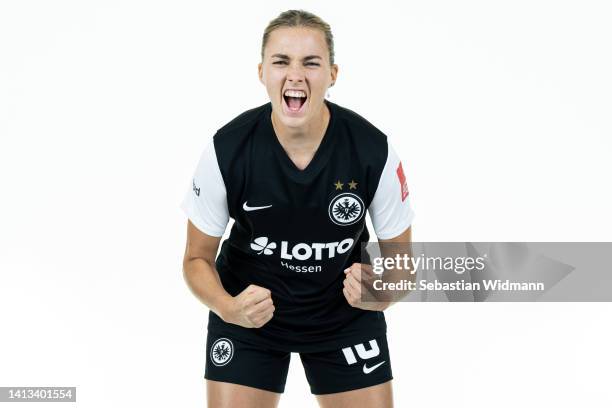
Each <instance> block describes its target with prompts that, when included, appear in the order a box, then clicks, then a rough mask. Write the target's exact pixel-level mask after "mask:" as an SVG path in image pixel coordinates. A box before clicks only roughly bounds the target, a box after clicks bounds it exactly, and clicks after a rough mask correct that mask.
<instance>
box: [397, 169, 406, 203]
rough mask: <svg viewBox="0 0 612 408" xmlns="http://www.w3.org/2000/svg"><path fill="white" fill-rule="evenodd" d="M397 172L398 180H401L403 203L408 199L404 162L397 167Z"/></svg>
mask: <svg viewBox="0 0 612 408" xmlns="http://www.w3.org/2000/svg"><path fill="white" fill-rule="evenodd" d="M395 172H396V173H397V178H398V179H399V183H400V187H401V194H402V201H404V200H405V199H406V197H408V184H407V183H406V176H405V175H404V169H402V162H400V164H399V166H397V170H396V171H395Z"/></svg>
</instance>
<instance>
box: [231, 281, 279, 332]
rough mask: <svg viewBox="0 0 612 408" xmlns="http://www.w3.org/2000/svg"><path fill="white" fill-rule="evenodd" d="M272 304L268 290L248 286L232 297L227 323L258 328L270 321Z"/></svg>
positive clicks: (272, 310) (272, 313)
mask: <svg viewBox="0 0 612 408" xmlns="http://www.w3.org/2000/svg"><path fill="white" fill-rule="evenodd" d="M273 315H274V304H273V303H272V296H271V292H270V290H268V289H266V288H262V287H261V286H257V285H249V286H248V287H247V288H246V289H245V290H243V291H242V292H240V294H238V295H237V296H234V297H233V300H232V302H231V306H230V313H229V315H228V319H227V322H228V323H233V324H237V325H238V326H242V327H247V328H253V327H254V328H259V327H261V326H263V325H264V324H266V323H267V322H269V321H270V319H272V316H273Z"/></svg>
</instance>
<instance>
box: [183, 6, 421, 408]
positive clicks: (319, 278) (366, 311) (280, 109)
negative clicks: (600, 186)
mask: <svg viewBox="0 0 612 408" xmlns="http://www.w3.org/2000/svg"><path fill="white" fill-rule="evenodd" d="M258 70H259V79H260V81H261V83H262V84H263V85H265V87H266V90H267V92H268V95H269V97H270V102H269V103H266V104H264V105H262V106H259V107H257V108H254V109H251V110H248V111H246V112H244V113H242V114H241V115H239V116H237V117H236V118H235V119H233V120H232V121H230V122H229V123H228V124H226V125H225V126H223V127H222V128H221V129H219V130H218V131H217V133H216V134H215V136H214V138H213V140H212V141H211V142H210V143H209V145H208V146H207V147H206V149H205V151H204V153H203V155H202V157H201V159H200V161H199V163H198V166H197V169H196V171H195V175H194V177H193V182H192V185H191V188H190V191H188V194H187V195H186V197H185V199H184V201H183V203H182V208H183V209H184V211H185V213H186V214H187V216H188V217H189V221H188V228H187V247H186V251H185V258H184V262H183V268H184V274H185V279H186V281H187V283H188V285H189V287H190V288H191V290H192V291H193V293H194V294H195V295H196V296H197V297H198V298H199V299H200V300H201V301H202V302H203V303H204V304H206V305H207V306H208V307H209V309H210V313H209V322H208V337H207V356H206V372H205V378H206V379H207V390H208V403H209V406H211V407H275V406H276V405H277V403H278V401H279V397H280V393H282V392H283V391H284V386H285V380H286V376H287V371H288V368H289V359H290V353H291V352H297V353H300V359H301V360H302V363H303V366H304V369H305V372H306V377H307V379H308V382H309V384H310V388H311V392H312V393H313V394H315V395H316V396H317V400H318V402H319V404H320V406H321V407H343V406H351V407H373V406H376V407H390V406H392V392H391V379H392V374H391V363H390V361H389V351H388V348H387V340H386V323H385V319H384V315H383V313H382V310H384V309H385V308H386V307H388V306H389V303H384V302H377V303H372V302H370V303H364V302H362V301H361V291H360V276H361V275H360V273H361V267H360V263H359V262H360V251H361V245H360V244H361V243H362V242H367V241H368V239H369V233H368V230H367V228H366V226H365V212H366V210H367V211H369V213H370V216H371V218H372V223H373V226H374V229H375V231H376V234H377V236H378V239H379V241H385V242H386V241H390V242H409V241H410V225H411V222H412V218H413V215H414V214H413V212H412V210H411V208H410V204H409V200H408V197H407V196H408V190H407V187H406V182H405V177H404V174H403V170H402V167H401V163H400V160H399V158H398V157H397V155H396V153H395V151H394V150H393V149H392V148H391V146H390V145H389V144H388V141H387V138H386V136H385V135H384V134H383V133H382V132H380V131H379V130H378V129H376V128H375V127H374V126H373V125H372V124H370V123H369V122H367V121H366V120H365V119H363V118H362V117H361V116H359V115H357V114H356V113H354V112H352V111H350V110H348V109H346V108H343V107H340V106H338V105H336V104H334V103H332V102H329V101H328V100H326V99H325V93H326V91H327V89H328V88H329V87H331V86H333V85H334V83H335V81H336V78H337V74H338V67H337V65H336V64H334V47H333V38H332V34H331V31H330V28H329V25H328V24H326V23H325V22H324V21H322V20H321V19H320V18H318V17H317V16H315V15H313V14H310V13H308V12H305V11H301V10H290V11H286V12H284V13H282V14H280V15H279V16H278V17H277V18H276V19H275V20H273V21H271V22H270V24H269V25H268V27H267V28H266V30H265V32H264V36H263V42H262V61H261V63H260V64H259V66H258ZM230 217H231V218H233V219H234V220H235V222H234V225H233V227H232V229H231V233H230V236H229V238H228V239H227V240H225V241H224V242H223V244H222V246H221V251H220V253H219V256H218V257H217V258H216V260H215V255H216V253H217V249H218V246H219V243H220V239H221V236H222V235H223V233H224V231H225V228H226V225H227V223H228V220H229V218H230Z"/></svg>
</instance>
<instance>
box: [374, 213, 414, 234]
mask: <svg viewBox="0 0 612 408" xmlns="http://www.w3.org/2000/svg"><path fill="white" fill-rule="evenodd" d="M414 216H415V213H414V211H410V215H409V216H408V217H407V218H406V222H404V223H403V224H401V225H400V226H399V227H397V228H395V229H393V230H392V231H391V232H387V233H385V232H383V233H378V231H377V232H376V237H377V238H378V239H393V238H395V237H398V236H399V235H400V234H401V233H402V232H404V231H406V230H407V229H408V227H410V226H411V225H412V221H413V220H414Z"/></svg>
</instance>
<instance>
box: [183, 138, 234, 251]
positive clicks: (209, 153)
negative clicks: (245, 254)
mask: <svg viewBox="0 0 612 408" xmlns="http://www.w3.org/2000/svg"><path fill="white" fill-rule="evenodd" d="M181 208H182V209H183V211H184V212H185V215H187V217H188V223H187V245H186V249H185V260H188V259H192V258H205V259H208V260H213V261H214V258H215V255H216V253H217V249H218V247H219V242H220V240H221V237H222V236H223V233H224V232H225V228H226V227H227V224H228V222H229V211H228V207H227V192H226V189H225V183H224V181H223V177H222V175H221V171H220V169H219V164H218V162H217V156H216V153H215V148H214V143H213V141H210V142H209V144H208V145H207V146H206V148H205V149H204V152H203V153H202V156H201V157H200V160H199V162H198V165H197V167H196V170H195V172H194V175H193V178H192V180H191V183H190V186H189V188H188V190H187V192H186V194H185V196H184V198H183V201H182V202H181Z"/></svg>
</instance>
